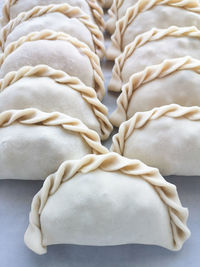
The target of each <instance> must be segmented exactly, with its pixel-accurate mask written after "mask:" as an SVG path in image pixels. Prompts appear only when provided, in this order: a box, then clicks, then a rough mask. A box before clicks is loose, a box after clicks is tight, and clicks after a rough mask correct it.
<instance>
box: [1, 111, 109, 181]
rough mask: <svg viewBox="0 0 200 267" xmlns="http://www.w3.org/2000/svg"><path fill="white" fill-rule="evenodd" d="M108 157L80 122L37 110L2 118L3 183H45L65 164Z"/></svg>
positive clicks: (98, 141)
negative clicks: (91, 156) (90, 157)
mask: <svg viewBox="0 0 200 267" xmlns="http://www.w3.org/2000/svg"><path fill="white" fill-rule="evenodd" d="M90 153H101V154H102V153H107V149H106V148H105V147H103V146H102V145H101V143H100V138H99V135H98V134H97V133H96V132H95V131H92V130H90V129H89V128H88V127H87V126H85V124H83V123H82V122H81V121H80V120H78V119H75V118H72V117H70V116H67V115H65V114H62V113H59V112H52V113H45V112H42V111H39V110H37V109H24V110H9V111H5V112H2V113H1V114H0V169H1V175H0V179H23V180H26V179H27V180H38V179H45V178H46V176H47V175H49V174H50V173H52V172H55V171H56V169H57V168H58V167H59V165H60V164H61V163H62V162H63V161H65V160H71V159H77V158H81V157H82V156H84V155H87V154H90Z"/></svg>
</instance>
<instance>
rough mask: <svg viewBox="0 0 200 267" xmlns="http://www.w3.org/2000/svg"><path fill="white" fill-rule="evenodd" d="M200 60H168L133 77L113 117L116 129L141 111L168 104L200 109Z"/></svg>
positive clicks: (118, 102) (119, 99)
mask: <svg viewBox="0 0 200 267" xmlns="http://www.w3.org/2000/svg"><path fill="white" fill-rule="evenodd" d="M199 85H200V60H197V59H193V58H190V57H184V58H178V59H170V60H165V61H164V62H163V63H161V64H159V65H153V66H150V67H147V68H146V69H145V70H144V71H142V72H138V73H136V74H134V75H133V76H131V78H130V80H129V82H128V83H127V84H126V85H125V86H124V87H123V89H122V93H121V95H120V96H119V98H118V99H117V109H116V110H115V111H114V112H113V113H112V114H111V117H110V120H111V122H112V124H113V125H114V126H118V127H119V126H120V124H121V123H122V122H124V121H126V120H128V119H130V118H131V117H132V116H133V115H134V114H135V113H136V112H138V111H147V110H150V109H152V108H154V107H160V106H163V105H168V104H173V103H175V104H179V105H182V106H189V107H190V106H200V86H199Z"/></svg>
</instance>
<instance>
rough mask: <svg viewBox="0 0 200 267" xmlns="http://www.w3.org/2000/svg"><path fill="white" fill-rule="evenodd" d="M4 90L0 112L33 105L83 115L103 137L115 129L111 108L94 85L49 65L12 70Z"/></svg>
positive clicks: (0, 83) (1, 85)
mask: <svg viewBox="0 0 200 267" xmlns="http://www.w3.org/2000/svg"><path fill="white" fill-rule="evenodd" d="M0 90H1V93H0V112H2V111H5V110H9V109H25V108H30V107H31V108H32V107H34V108H37V109H40V110H42V111H45V112H52V111H58V112H61V113H64V114H67V115H70V116H72V117H74V118H78V119H80V120H81V121H82V122H83V123H84V124H86V125H87V126H88V127H89V128H90V129H92V130H95V131H96V132H97V133H98V134H99V135H100V137H101V139H102V140H105V139H107V138H108V137H109V135H110V133H111V131H112V125H111V123H110V122H109V120H108V117H107V115H108V111H107V108H106V107H105V106H104V105H103V104H102V103H101V102H100V101H99V100H98V98H97V97H96V92H95V91H94V89H92V88H90V87H87V86H85V85H84V84H83V83H82V82H81V81H80V80H79V79H78V78H75V77H71V76H69V75H67V74H66V73H65V72H62V71H58V70H55V69H52V68H50V67H49V66H46V65H39V66H36V67H30V66H27V67H23V68H21V69H20V70H18V71H17V72H11V73H8V74H7V75H6V76H5V77H4V79H2V80H0Z"/></svg>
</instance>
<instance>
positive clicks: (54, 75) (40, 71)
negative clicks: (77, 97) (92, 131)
mask: <svg viewBox="0 0 200 267" xmlns="http://www.w3.org/2000/svg"><path fill="white" fill-rule="evenodd" d="M31 76H36V77H48V78H51V79H53V80H54V81H55V82H56V83H58V84H63V85H67V86H69V87H71V88H72V89H73V90H75V91H77V92H78V93H80V94H81V96H82V98H83V99H84V100H85V101H86V102H87V103H88V104H89V105H90V106H91V108H92V110H93V113H94V114H95V116H96V118H97V120H98V121H99V124H100V129H101V132H102V133H101V137H102V139H103V140H105V139H107V138H108V137H109V135H110V133H111V131H112V129H113V127H112V125H111V123H110V121H109V119H108V117H107V116H108V110H107V108H106V107H105V106H104V105H103V104H102V103H101V102H100V101H99V100H98V98H97V97H96V92H95V91H94V89H93V88H91V87H88V86H86V85H85V84H84V83H82V82H81V81H80V79H78V78H77V77H72V76H69V75H68V74H67V73H65V72H64V71H60V70H55V69H53V68H51V67H49V66H47V65H38V66H35V67H31V66H25V67H22V68H21V69H19V70H18V71H13V72H10V73H8V74H7V75H6V76H5V77H4V78H3V79H2V80H0V92H1V91H3V90H5V89H6V87H8V86H10V85H12V84H14V83H15V82H17V81H18V80H20V79H21V78H24V77H31Z"/></svg>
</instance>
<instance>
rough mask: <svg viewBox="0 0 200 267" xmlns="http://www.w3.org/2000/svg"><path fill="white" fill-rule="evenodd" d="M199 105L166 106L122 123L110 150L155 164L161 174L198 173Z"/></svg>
mask: <svg viewBox="0 0 200 267" xmlns="http://www.w3.org/2000/svg"><path fill="white" fill-rule="evenodd" d="M199 133H200V107H197V106H196V107H182V106H179V105H175V104H172V105H168V106H162V107H159V108H154V109H152V110H150V111H146V112H138V113H136V114H135V115H134V116H133V117H132V118H131V119H130V120H128V121H126V122H124V123H122V125H121V126H120V128H119V133H118V134H116V135H115V136H114V137H113V145H112V147H111V151H114V152H117V153H119V154H121V155H123V156H125V157H127V158H132V159H135V158H137V159H139V160H141V161H143V162H144V163H145V164H148V165H149V166H152V167H156V168H158V169H159V170H160V172H161V174H162V175H166V176H168V175H185V176H187V175H189V176H195V175H198V176H199V175H200V164H199V159H200V138H199Z"/></svg>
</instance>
